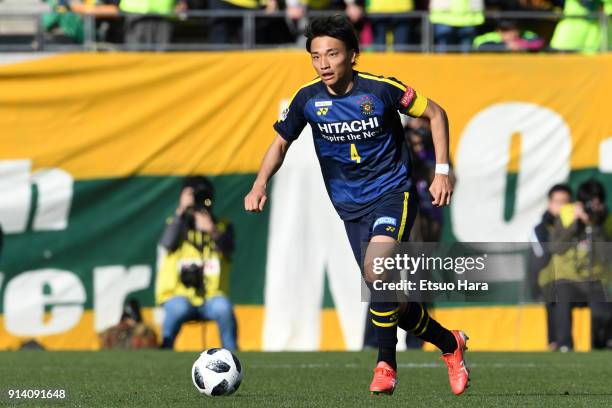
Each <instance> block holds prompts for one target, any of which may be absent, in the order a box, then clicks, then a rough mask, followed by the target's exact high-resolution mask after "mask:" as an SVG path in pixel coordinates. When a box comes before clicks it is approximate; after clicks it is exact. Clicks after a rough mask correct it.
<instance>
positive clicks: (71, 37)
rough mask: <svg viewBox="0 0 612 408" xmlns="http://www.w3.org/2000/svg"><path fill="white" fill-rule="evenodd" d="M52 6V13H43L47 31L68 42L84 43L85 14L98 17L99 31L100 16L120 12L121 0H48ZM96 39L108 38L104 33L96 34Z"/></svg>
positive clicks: (44, 27) (97, 25)
mask: <svg viewBox="0 0 612 408" xmlns="http://www.w3.org/2000/svg"><path fill="white" fill-rule="evenodd" d="M47 3H49V6H50V7H51V12H50V13H45V14H43V15H42V19H41V24H42V27H43V29H44V30H45V32H47V33H51V34H52V35H53V36H54V37H56V38H60V37H64V38H65V39H66V40H68V41H67V42H72V43H74V44H83V42H84V40H85V22H84V20H83V15H94V16H95V17H96V25H95V26H96V31H97V32H98V31H99V30H98V29H99V28H100V25H101V21H100V20H98V18H100V17H111V16H116V15H117V14H118V9H117V4H118V3H119V0H85V1H79V0H47ZM96 40H106V38H104V36H103V35H99V34H96Z"/></svg>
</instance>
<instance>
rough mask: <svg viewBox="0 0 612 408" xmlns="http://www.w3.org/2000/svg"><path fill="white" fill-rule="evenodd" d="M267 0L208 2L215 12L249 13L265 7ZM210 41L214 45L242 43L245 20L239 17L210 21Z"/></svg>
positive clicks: (219, 0)
mask: <svg viewBox="0 0 612 408" xmlns="http://www.w3.org/2000/svg"><path fill="white" fill-rule="evenodd" d="M264 4H265V0H208V8H209V9H210V10H213V11H248V10H258V9H260V8H262V7H263V5H264ZM210 24H211V27H210V35H209V40H210V42H211V43H213V44H229V43H232V42H240V41H242V35H243V31H242V30H243V27H242V26H243V19H242V18H240V17H238V18H236V17H213V18H212V19H211V21H210Z"/></svg>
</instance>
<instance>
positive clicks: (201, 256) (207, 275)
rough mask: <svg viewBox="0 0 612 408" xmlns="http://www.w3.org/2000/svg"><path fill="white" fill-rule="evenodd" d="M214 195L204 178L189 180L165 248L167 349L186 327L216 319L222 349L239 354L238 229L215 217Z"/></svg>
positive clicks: (162, 296) (160, 286) (162, 294)
mask: <svg viewBox="0 0 612 408" xmlns="http://www.w3.org/2000/svg"><path fill="white" fill-rule="evenodd" d="M213 199H214V191H213V186H212V184H211V182H210V181H209V180H208V179H207V178H205V177H201V176H198V177H188V178H186V179H185V182H184V184H183V189H182V191H181V195H180V199H179V205H178V207H177V209H176V212H175V215H174V216H173V217H172V218H171V219H170V220H168V224H167V225H166V229H165V230H164V233H163V235H162V237H161V240H160V245H161V246H162V247H164V248H165V249H166V250H167V251H168V252H167V254H166V255H165V256H164V257H163V259H162V262H161V266H160V269H159V271H158V274H157V283H156V288H155V298H156V302H157V304H160V305H162V306H163V309H164V311H165V317H164V321H163V325H162V337H163V343H162V347H164V348H172V347H173V346H174V340H175V339H176V336H177V335H178V332H179V331H180V329H181V326H182V324H183V323H185V322H187V321H190V320H214V321H215V322H217V324H218V326H219V332H220V334H221V341H222V343H223V347H225V348H227V349H230V350H236V349H237V344H236V332H237V327H236V318H235V316H234V309H233V306H232V304H231V303H230V300H229V299H228V297H227V293H228V288H229V270H230V257H231V254H232V252H233V250H234V229H233V227H232V225H231V224H230V223H229V222H227V221H223V220H217V219H216V218H215V216H214V215H213V211H212V209H213Z"/></svg>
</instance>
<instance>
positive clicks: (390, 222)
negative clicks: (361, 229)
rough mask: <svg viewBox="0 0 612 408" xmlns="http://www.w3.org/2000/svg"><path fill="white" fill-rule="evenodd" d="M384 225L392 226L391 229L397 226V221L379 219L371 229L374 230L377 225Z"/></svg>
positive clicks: (387, 218) (389, 218)
mask: <svg viewBox="0 0 612 408" xmlns="http://www.w3.org/2000/svg"><path fill="white" fill-rule="evenodd" d="M384 224H388V225H392V226H393V227H395V226H397V220H396V219H395V218H393V217H379V218H377V219H376V221H375V222H374V226H373V227H372V229H375V228H376V227H378V226H379V225H384Z"/></svg>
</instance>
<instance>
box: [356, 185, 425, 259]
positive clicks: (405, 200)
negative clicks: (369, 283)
mask: <svg viewBox="0 0 612 408" xmlns="http://www.w3.org/2000/svg"><path fill="white" fill-rule="evenodd" d="M417 207H418V202H417V195H416V192H413V191H410V192H408V191H407V192H395V193H389V194H387V195H385V196H383V197H382V198H381V199H380V202H379V203H378V205H376V207H375V208H374V210H373V211H371V212H369V213H368V214H366V215H364V216H362V217H360V218H357V219H355V220H350V221H344V228H345V229H346V235H348V239H349V242H350V243H351V249H352V250H353V255H355V259H356V260H357V263H358V264H359V266H360V267H361V263H362V262H361V261H362V259H361V256H362V253H361V245H362V244H364V243H368V242H370V239H372V237H373V236H376V235H386V236H388V237H392V238H394V239H395V240H397V241H398V242H406V241H408V238H409V236H410V230H411V228H412V224H414V219H415V217H416V214H417Z"/></svg>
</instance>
